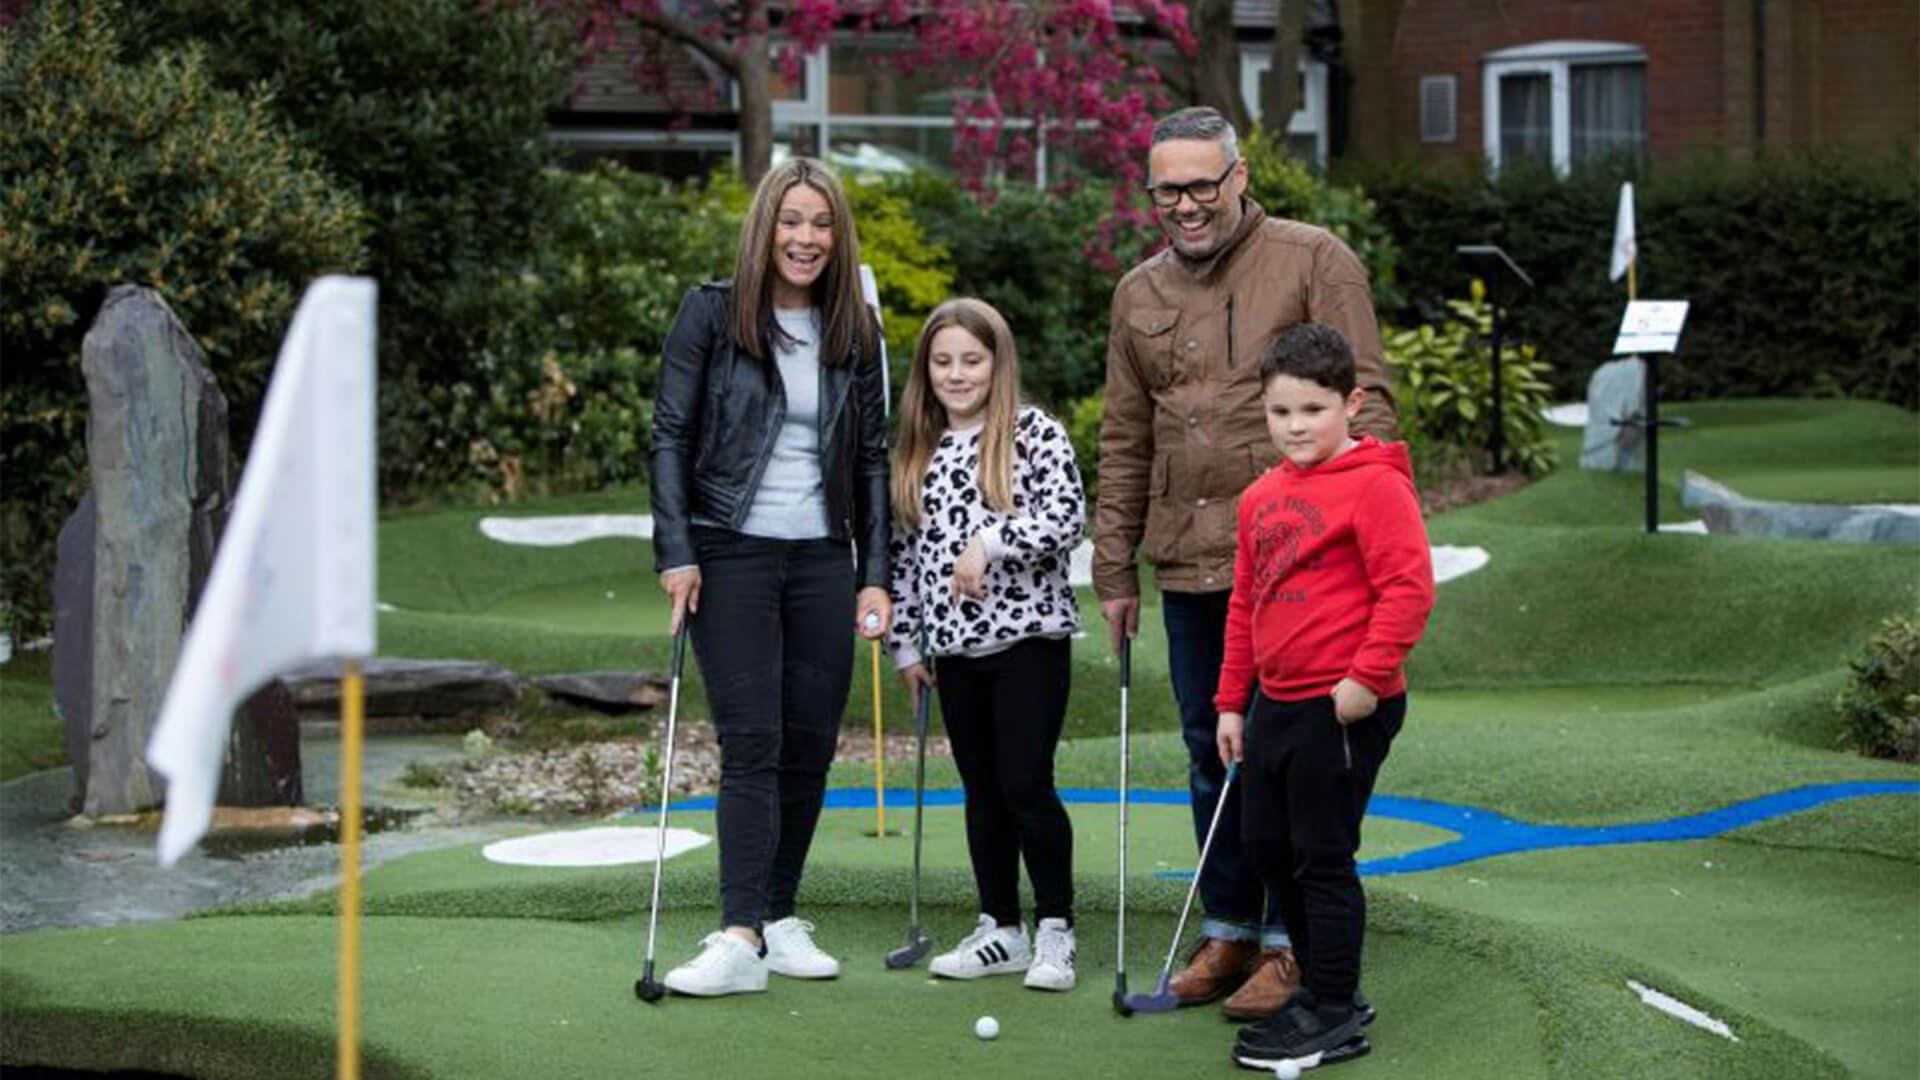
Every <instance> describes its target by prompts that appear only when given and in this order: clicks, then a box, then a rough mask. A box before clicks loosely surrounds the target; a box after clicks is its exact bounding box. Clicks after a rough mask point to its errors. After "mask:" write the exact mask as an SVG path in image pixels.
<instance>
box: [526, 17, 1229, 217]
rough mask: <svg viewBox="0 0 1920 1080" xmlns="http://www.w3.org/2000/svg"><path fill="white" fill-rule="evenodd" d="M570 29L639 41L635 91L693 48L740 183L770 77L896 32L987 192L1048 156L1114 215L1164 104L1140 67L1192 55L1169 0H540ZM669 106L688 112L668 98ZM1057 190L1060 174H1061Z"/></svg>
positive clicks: (1147, 70)
mask: <svg viewBox="0 0 1920 1080" xmlns="http://www.w3.org/2000/svg"><path fill="white" fill-rule="evenodd" d="M543 2H545V3H546V4H547V5H548V6H549V7H551V8H553V9H555V10H557V11H560V12H562V13H564V14H565V15H567V16H568V17H571V18H573V19H574V20H576V27H577V30H578V33H579V35H580V38H581V41H582V43H583V44H584V46H585V53H586V55H587V58H588V59H589V60H590V59H591V58H592V57H594V56H597V55H599V54H601V53H604V52H605V51H606V50H608V49H609V48H611V47H612V46H613V45H614V43H615V40H616V33H617V31H618V28H619V27H620V26H621V25H623V24H629V25H633V26H635V27H637V28H639V30H640V31H641V32H642V41H643V43H642V47H641V49H640V51H639V52H638V53H637V54H636V55H635V56H634V57H633V61H634V70H635V73H636V75H637V76H638V77H639V78H640V80H641V82H642V85H644V86H648V87H650V88H654V89H661V90H663V89H665V87H666V80H665V76H666V73H667V60H668V54H667V52H666V51H665V50H667V49H670V48H686V49H692V50H694V51H695V52H696V53H698V54H699V55H701V56H703V57H705V58H706V59H707V60H708V61H710V62H711V63H712V64H713V65H715V66H716V67H717V68H719V69H720V70H721V71H722V72H724V73H725V74H726V75H728V76H729V77H731V78H732V79H733V80H734V83H735V85H736V86H737V87H738V91H739V96H740V142H741V157H742V164H743V167H744V171H745V173H746V176H747V179H748V181H749V182H755V181H757V180H758V179H759V178H760V177H761V176H763V175H765V173H766V171H767V168H768V167H769V164H770V162H771V159H772V151H773V85H774V83H773V73H774V72H775V71H776V70H778V71H781V72H782V73H783V74H785V75H786V76H787V77H788V78H789V79H795V78H797V76H798V74H799V69H800V64H801V60H802V58H803V57H804V56H805V55H806V54H807V53H810V52H812V51H813V50H815V49H817V48H819V47H820V46H821V45H822V44H824V43H826V41H827V40H828V39H829V38H830V37H831V36H832V35H833V33H834V32H835V31H836V30H838V29H845V28H852V29H854V30H855V31H857V32H861V33H867V32H872V31H875V30H891V31H906V32H908V33H909V34H910V35H911V42H912V43H911V45H910V46H909V47H908V48H907V49H906V50H904V51H903V53H902V54H901V55H900V56H899V57H898V58H896V62H897V63H898V64H900V65H901V67H902V68H903V69H911V70H916V71H947V72H951V77H952V85H954V86H955V87H959V88H962V89H964V90H966V91H968V92H967V93H962V94H959V95H956V104H955V106H954V121H955V125H954V158H955V161H954V164H955V167H956V170H957V171H958V172H959V174H960V176H961V178H962V179H963V181H965V182H966V183H968V184H969V185H970V186H971V187H973V188H974V189H975V190H976V191H979V192H981V193H982V194H983V195H984V194H986V193H987V192H988V190H989V189H988V188H987V187H986V185H985V184H984V180H985V179H986V177H988V176H989V175H992V174H993V173H995V172H1003V173H1005V174H1007V175H1011V176H1019V175H1022V173H1023V172H1027V173H1028V174H1030V170H1031V168H1032V163H1033V158H1034V150H1035V148H1036V147H1037V146H1038V145H1041V144H1044V145H1046V146H1047V147H1048V148H1049V150H1050V151H1051V152H1058V153H1062V154H1066V155H1068V156H1069V158H1070V159H1071V160H1072V162H1073V163H1074V164H1075V166H1076V167H1077V169H1079V170H1081V171H1084V172H1086V173H1089V174H1093V175H1100V176H1105V177H1110V178H1112V179H1113V180H1115V181H1116V182H1117V186H1116V192H1117V193H1119V194H1120V198H1121V201H1122V203H1123V206H1122V209H1125V208H1126V207H1127V206H1130V205H1131V202H1130V197H1131V193H1132V192H1133V191H1134V190H1136V189H1137V188H1138V186H1139V185H1138V181H1139V179H1140V177H1141V175H1142V171H1143V169H1144V167H1145V161H1146V151H1147V145H1148V140H1149V136H1150V135H1151V132H1152V125H1153V117H1154V115H1155V114H1156V113H1157V112H1160V111H1162V110H1164V109H1165V108H1167V106H1168V99H1167V95H1166V92H1165V90H1164V88H1163V86H1162V84H1161V78H1160V74H1159V72H1158V70H1157V69H1156V68H1155V67H1154V66H1153V64H1152V63H1150V62H1149V61H1148V59H1147V52H1148V49H1149V47H1150V45H1151V44H1152V43H1153V42H1155V41H1164V42H1170V43H1171V44H1172V46H1173V47H1174V48H1176V49H1178V50H1179V51H1180V52H1181V53H1182V54H1191V53H1192V52H1193V49H1194V41H1193V35H1192V32H1191V31H1190V30H1189V29H1188V26H1187V11H1186V7H1185V6H1184V4H1181V3H1177V2H1174V0H787V2H786V3H783V4H775V3H770V2H768V0H681V2H678V3H675V2H672V0H543ZM675 104H676V107H680V108H685V107H687V105H688V103H687V102H684V101H676V102H675ZM1061 176H1062V177H1063V178H1065V180H1066V182H1069V183H1070V182H1071V177H1070V174H1069V173H1068V172H1067V171H1066V170H1062V171H1061Z"/></svg>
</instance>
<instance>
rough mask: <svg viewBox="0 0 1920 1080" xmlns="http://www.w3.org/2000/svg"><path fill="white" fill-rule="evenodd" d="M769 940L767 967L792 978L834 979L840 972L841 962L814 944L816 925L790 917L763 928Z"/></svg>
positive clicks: (762, 930)
mask: <svg viewBox="0 0 1920 1080" xmlns="http://www.w3.org/2000/svg"><path fill="white" fill-rule="evenodd" d="M760 933H761V936H762V937H764V938H765V939H766V942H767V970H769V971H771V972H773V973H774V974H775V975H785V976H786V977H787V978H789V979H831V978H833V977H835V976H837V975H839V974H840V961H838V960H835V959H834V958H833V957H831V956H828V955H827V954H826V953H824V952H822V951H820V946H818V945H815V944H814V943H813V924H812V923H810V922H807V921H806V920H805V919H800V918H795V917H794V916H792V915H789V916H787V917H786V918H784V919H781V920H779V921H778V922H770V923H768V924H767V925H766V926H765V927H763V928H762V929H761V931H760Z"/></svg>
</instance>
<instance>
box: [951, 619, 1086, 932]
mask: <svg viewBox="0 0 1920 1080" xmlns="http://www.w3.org/2000/svg"><path fill="white" fill-rule="evenodd" d="M1072 649H1073V643H1072V642H1070V641H1068V640H1067V639H1065V638H1060V639H1051V638H1028V639H1026V640H1024V641H1021V642H1020V643H1018V644H1016V645H1013V646H1011V647H1010V648H1007V649H1004V650H1002V651H1000V652H997V653H994V654H993V655H991V656H982V657H978V658H973V657H966V656H943V657H941V658H940V659H939V668H938V671H937V678H938V679H939V684H938V685H939V690H940V714H941V718H942V719H943V720H944V721H945V723H946V728H947V741H948V742H949V743H951V744H952V746H953V762H954V764H955V765H957V766H959V769H960V779H961V781H962V782H963V783H964V784H965V785H966V789H967V851H968V853H969V854H970V855H972V857H973V880H974V885H975V887H977V888H978V889H979V891H980V911H981V912H982V913H983V914H986V915H991V916H993V918H994V921H996V922H998V923H999V924H1000V925H1002V926H1012V925H1015V924H1017V923H1019V921H1020V859H1021V856H1022V855H1025V856H1026V863H1027V877H1028V879H1029V880H1031V881H1032V882H1033V900H1034V905H1033V906H1034V918H1035V919H1036V920H1038V919H1066V920H1068V922H1071V921H1072V920H1073V822H1072V821H1071V820H1070V819H1069V818H1068V817H1067V808H1066V807H1065V806H1064V805H1062V804H1061V802H1060V793H1059V792H1058V791H1056V790H1055V789H1054V786H1053V753H1054V750H1055V748H1056V747H1058V746H1059V745H1060V728H1061V725H1062V724H1064V723H1065V722H1066V716H1067V689H1068V687H1069V686H1070V685H1071V683H1072V672H1073V668H1072V660H1073V654H1072Z"/></svg>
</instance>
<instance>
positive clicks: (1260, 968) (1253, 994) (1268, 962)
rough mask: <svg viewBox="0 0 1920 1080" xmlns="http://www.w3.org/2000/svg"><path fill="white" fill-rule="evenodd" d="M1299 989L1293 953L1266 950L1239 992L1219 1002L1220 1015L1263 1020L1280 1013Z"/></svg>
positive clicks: (1237, 1018) (1283, 950) (1229, 1017)
mask: <svg viewBox="0 0 1920 1080" xmlns="http://www.w3.org/2000/svg"><path fill="white" fill-rule="evenodd" d="M1298 989H1300V965H1299V964H1298V963H1296V962H1295V961H1294V959H1293V950H1292V949H1268V950H1266V951H1265V952H1262V953H1261V954H1260V959H1259V961H1258V962H1257V963H1256V964H1255V965H1254V968H1253V974H1252V975H1249V976H1248V977H1247V981H1246V982H1244V983H1241V984H1240V989H1238V990H1235V991H1234V992H1233V996H1232V997H1230V998H1228V999H1227V1000H1225V1001H1223V1002H1221V1003H1220V1015H1222V1016H1224V1017H1226V1018H1227V1019H1229V1020H1237V1021H1242V1022H1244V1021H1249V1020H1264V1019H1266V1018H1267V1017H1269V1016H1272V1015H1273V1014H1274V1013H1277V1012H1279V1011H1280V1009H1281V1007H1282V1006H1284V1005H1285V1004H1286V1003H1287V1002H1288V1001H1289V1000H1291V999H1292V997H1293V992H1294V991H1295V990H1298Z"/></svg>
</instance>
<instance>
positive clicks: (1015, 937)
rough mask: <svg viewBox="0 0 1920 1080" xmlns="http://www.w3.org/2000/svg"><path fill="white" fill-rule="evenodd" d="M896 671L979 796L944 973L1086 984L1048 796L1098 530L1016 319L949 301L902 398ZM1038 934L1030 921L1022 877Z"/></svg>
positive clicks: (936, 316)
mask: <svg viewBox="0 0 1920 1080" xmlns="http://www.w3.org/2000/svg"><path fill="white" fill-rule="evenodd" d="M892 490H893V513H894V522H895V524H894V535H893V551H892V554H891V556H890V561H891V563H892V566H893V593H894V597H895V598H896V600H897V601H898V602H899V605H900V608H899V619H898V621H897V622H896V623H895V625H894V630H893V636H892V645H893V652H894V661H895V663H896V664H897V665H898V666H899V667H900V674H901V677H902V678H904V679H905V680H906V682H907V687H908V689H909V690H910V691H911V692H912V693H914V694H915V695H918V694H924V693H927V692H928V691H929V690H932V689H934V688H935V685H934V677H933V675H932V673H930V672H929V670H928V668H927V661H928V660H930V659H931V657H925V656H921V655H920V652H919V648H918V647H917V642H918V640H919V639H920V636H921V635H922V632H924V637H925V639H926V641H927V648H928V650H929V651H930V652H932V653H933V655H934V656H937V657H939V682H938V688H937V689H938V692H939V694H940V712H941V716H942V718H943V719H944V720H945V722H946V727H947V738H948V741H949V742H950V743H951V744H952V747H953V760H954V764H955V765H957V766H958V767H959V769H960V779H961V782H962V783H963V784H964V785H965V786H966V791H967V850H968V853H969V854H970V855H971V856H972V861H973V877H974V884H975V886H976V888H977V889H978V891H979V894H980V916H979V920H978V924H977V925H976V927H975V928H974V931H973V932H972V933H971V934H969V935H967V937H966V938H965V939H964V940H962V941H961V942H960V943H959V944H958V945H957V946H955V947H954V948H953V949H951V950H949V951H948V952H945V953H942V954H941V955H939V956H936V957H934V959H933V963H932V965H931V970H932V972H933V974H935V975H938V976H942V977H945V978H950V979H975V978H980V977H982V976H987V975H1004V974H1012V973H1015V972H1024V973H1025V981H1026V985H1028V986H1030V987H1032V988H1034V989H1036V990H1071V989H1072V988H1073V985H1074V979H1075V976H1074V941H1073V824H1072V822H1071V821H1070V820H1069V819H1068V817H1067V810H1066V807H1065V806H1063V805H1062V804H1061V802H1060V795H1059V792H1057V791H1056V790H1055V789H1054V785H1053V755H1054V751H1055V750H1056V749H1057V748H1058V746H1059V745H1060V730H1061V727H1062V725H1063V724H1064V722H1065V720H1066V712H1067V690H1068V687H1069V684H1070V682H1071V672H1072V641H1071V640H1070V639H1071V637H1072V635H1073V632H1074V631H1075V630H1076V629H1078V628H1079V625H1080V619H1079V613H1078V610H1077V609H1076V607H1075V604H1074V596H1073V587H1072V586H1071V585H1070V584H1069V583H1068V579H1067V566H1068V562H1069V561H1070V559H1071V556H1072V552H1073V549H1074V547H1075V545H1077V544H1079V543H1080V537H1081V533H1082V531H1083V529H1084V528H1085V526H1086V498H1085V496H1084V495H1083V494H1082V492H1081V490H1080V472H1079V469H1078V467H1077V466H1076V465H1075V463H1074V458H1073V444H1072V443H1071V442H1069V441H1068V439H1067V433H1066V430H1065V429H1064V428H1062V427H1061V426H1060V424H1059V422H1058V421H1056V420H1054V419H1053V418H1052V417H1050V416H1048V415H1047V414H1046V413H1044V412H1042V411H1040V410H1039V409H1036V408H1033V407H1031V406H1022V405H1021V403H1020V364H1019V359H1018V357H1017V355H1016V353H1015V350H1014V344H1013V333H1012V331H1010V330H1009V329H1008V328H1007V323H1006V320H1005V319H1003V318H1001V317H1000V313H999V312H997V311H995V310H994V309H993V308H992V307H991V306H989V305H987V304H986V303H984V302H982V301H980V300H975V299H971V298H962V299H959V300H949V301H947V302H946V303H944V304H941V305H940V306H939V307H937V308H935V309H934V310H933V314H931V315H929V316H927V321H926V325H925V326H923V327H922V328H921V330H920V341H919V344H918V346H917V347H916V348H915V349H914V354H913V369H912V371H911V372H910V373H909V374H908V376H907V385H906V390H905V392H904V393H903V394H902V395H901V399H900V439H899V448H898V451H897V452H896V454H895V455H894V461H893V480H892ZM1023 858H1024V860H1025V862H1026V866H1027V877H1028V878H1029V879H1030V880H1031V881H1032V882H1033V899H1034V911H1033V913H1034V918H1035V920H1036V923H1037V925H1036V931H1037V932H1036V934H1035V936H1034V937H1033V938H1032V939H1029V938H1028V936H1027V931H1026V926H1025V925H1024V924H1023V923H1022V922H1021V920H1020V863H1021V861H1022V859H1023Z"/></svg>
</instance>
